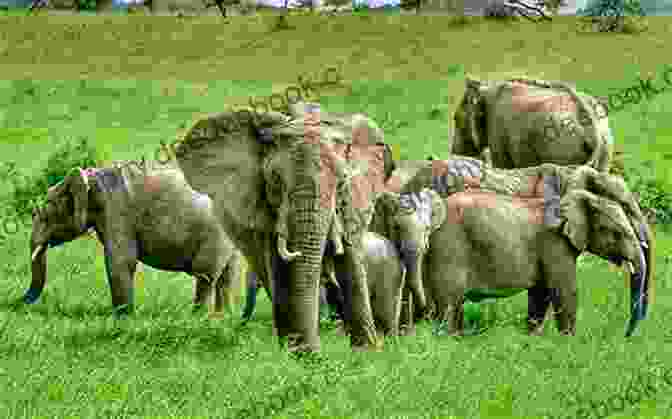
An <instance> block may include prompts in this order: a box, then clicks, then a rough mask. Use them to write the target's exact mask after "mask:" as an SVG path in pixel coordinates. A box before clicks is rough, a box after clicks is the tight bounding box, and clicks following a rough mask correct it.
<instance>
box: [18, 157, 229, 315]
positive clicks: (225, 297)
mask: <svg viewBox="0 0 672 419" xmlns="http://www.w3.org/2000/svg"><path fill="white" fill-rule="evenodd" d="M212 204H213V203H212V200H211V199H210V198H209V197H208V196H207V195H204V194H201V193H198V192H196V191H195V190H193V189H192V188H191V186H189V184H188V183H187V182H186V181H185V179H184V176H183V174H182V172H181V171H180V169H179V167H177V165H176V164H175V162H167V163H160V162H156V161H144V160H143V161H115V162H113V163H112V164H111V165H110V166H109V167H97V168H88V169H86V170H84V169H81V168H76V169H73V170H71V171H70V173H68V175H67V176H66V177H65V178H64V179H63V180H62V181H61V182H59V183H57V184H56V185H54V186H52V187H51V188H49V190H48V192H47V200H46V207H45V208H38V209H36V210H35V211H34V213H33V227H32V233H31V237H30V252H31V262H32V265H31V270H32V282H31V284H30V288H29V289H28V291H27V292H26V294H25V295H24V297H23V300H24V302H25V303H27V304H33V303H35V302H36V301H37V300H38V299H39V297H40V295H41V294H42V291H43V290H44V287H45V284H46V280H47V250H48V248H50V247H55V246H59V245H62V244H64V243H66V242H69V241H72V240H74V239H76V238H78V237H82V236H84V235H85V234H87V232H89V231H90V230H91V229H93V230H95V232H96V235H97V237H98V240H99V241H100V242H101V243H102V244H103V247H104V251H105V267H106V271H107V278H108V282H109V286H110V291H111V293H112V305H113V306H114V309H115V313H117V314H124V313H129V312H131V311H132V310H133V304H134V301H133V295H134V293H133V287H134V284H133V276H134V273H135V269H136V266H137V262H138V261H140V262H142V263H144V264H146V265H149V266H151V267H153V268H156V269H162V270H167V271H178V272H186V273H188V274H190V275H192V276H193V277H194V278H196V284H195V290H194V308H195V309H198V308H200V307H202V306H203V305H204V304H205V303H206V302H207V301H208V299H209V297H210V296H211V294H212V289H213V285H214V287H215V289H216V290H217V292H216V294H215V311H217V312H219V311H222V309H223V308H224V306H227V308H229V309H230V308H231V293H230V292H231V291H232V285H233V281H234V280H236V279H238V278H239V276H240V253H239V251H238V250H237V249H236V248H235V246H234V245H233V243H232V241H231V240H230V239H229V237H228V236H227V235H226V232H225V231H224V230H223V228H222V227H221V226H220V224H219V222H218V220H217V217H216V216H215V214H214V212H213V205H212Z"/></svg>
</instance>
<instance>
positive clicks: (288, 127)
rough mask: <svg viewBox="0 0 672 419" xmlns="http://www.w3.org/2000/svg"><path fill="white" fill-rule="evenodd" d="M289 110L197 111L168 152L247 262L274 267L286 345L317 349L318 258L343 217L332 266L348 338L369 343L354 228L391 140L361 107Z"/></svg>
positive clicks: (368, 210) (372, 337)
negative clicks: (336, 111)
mask: <svg viewBox="0 0 672 419" xmlns="http://www.w3.org/2000/svg"><path fill="white" fill-rule="evenodd" d="M290 110H291V111H292V114H291V115H289V116H288V115H284V114H280V113H277V112H268V113H265V114H252V113H251V112H250V111H248V110H241V111H236V112H230V111H229V112H223V113H220V114H216V115H211V116H208V117H206V118H203V119H201V120H199V121H197V122H196V123H195V124H194V125H193V126H192V127H191V128H190V129H189V130H188V131H187V133H186V135H185V137H184V138H183V139H182V140H180V141H178V143H177V144H176V145H175V146H174V153H175V157H176V159H177V161H178V163H179V165H180V167H181V168H182V170H183V171H184V173H185V176H186V178H187V180H188V182H189V183H190V184H191V185H192V186H193V187H194V188H195V189H196V190H199V191H202V192H204V193H207V194H208V195H209V196H211V197H212V198H213V200H214V203H215V208H216V212H217V215H218V217H219V218H220V221H221V224H222V225H224V227H225V230H226V231H227V233H228V234H229V236H230V237H231V239H232V240H233V242H234V244H235V245H236V247H238V248H239V249H241V251H242V252H243V254H244V255H245V256H246V258H247V260H248V262H249V263H250V264H251V267H252V270H253V271H255V272H257V273H260V272H262V273H263V272H270V275H272V281H270V283H272V284H273V291H272V296H273V319H274V327H275V332H276V333H277V335H278V337H279V338H280V339H279V341H280V343H281V344H284V342H288V344H289V345H288V349H289V350H290V351H317V350H319V342H320V340H319V329H318V319H317V314H318V291H319V282H320V275H321V272H322V264H323V263H322V259H323V255H324V250H325V248H326V243H327V241H328V239H329V237H331V235H330V232H331V231H332V229H333V225H334V223H335V222H338V220H341V221H342V223H343V234H342V242H343V243H342V244H343V249H342V253H341V254H336V255H334V260H335V271H336V272H335V273H336V277H337V279H338V283H339V284H340V285H341V287H342V288H343V290H344V298H345V300H346V301H345V306H346V323H349V324H350V329H351V334H350V337H351V338H350V340H351V345H352V347H353V349H354V350H362V349H374V350H377V349H379V348H380V346H379V342H378V341H377V339H376V333H375V324H374V321H373V315H372V312H371V306H370V298H369V292H368V287H367V279H366V270H365V268H364V262H363V258H364V251H363V249H362V240H361V236H362V234H363V232H364V231H366V227H367V226H368V224H369V222H370V219H371V216H372V213H373V202H375V198H376V196H377V194H378V193H379V191H381V190H382V185H383V183H384V182H385V179H386V178H387V177H389V175H390V173H391V171H392V170H393V169H394V161H393V160H392V152H391V149H390V147H389V146H388V145H386V144H385V143H384V142H383V135H382V131H381V130H380V128H379V127H378V126H377V125H376V123H375V122H374V121H372V120H371V119H370V118H367V117H366V116H364V115H360V114H356V115H340V116H335V115H330V114H328V113H326V112H321V111H320V109H319V105H316V104H307V103H299V104H297V105H296V106H293V107H292V108H291V109H290ZM290 249H291V250H290Z"/></svg>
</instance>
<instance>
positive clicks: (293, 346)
mask: <svg viewBox="0 0 672 419" xmlns="http://www.w3.org/2000/svg"><path fill="white" fill-rule="evenodd" d="M287 351H288V352H289V353H291V354H306V353H315V352H320V345H319V344H310V343H295V342H289V343H288V345H287Z"/></svg>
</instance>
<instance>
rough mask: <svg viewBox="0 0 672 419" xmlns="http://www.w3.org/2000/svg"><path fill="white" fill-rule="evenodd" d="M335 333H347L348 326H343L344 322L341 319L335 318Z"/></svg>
mask: <svg viewBox="0 0 672 419" xmlns="http://www.w3.org/2000/svg"><path fill="white" fill-rule="evenodd" d="M336 334H337V335H338V336H347V335H348V328H347V327H346V326H345V323H344V322H343V320H337V321H336Z"/></svg>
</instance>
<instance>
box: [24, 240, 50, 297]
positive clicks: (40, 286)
mask: <svg viewBox="0 0 672 419" xmlns="http://www.w3.org/2000/svg"><path fill="white" fill-rule="evenodd" d="M30 255H31V275H32V280H31V282H30V288H28V290H27V291H26V293H25V294H24V296H23V301H24V303H26V304H33V303H35V302H36V301H37V300H38V299H39V298H40V295H41V294H42V291H43V290H44V285H45V283H46V282H47V246H46V245H45V244H38V243H36V242H34V241H31V245H30Z"/></svg>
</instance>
